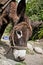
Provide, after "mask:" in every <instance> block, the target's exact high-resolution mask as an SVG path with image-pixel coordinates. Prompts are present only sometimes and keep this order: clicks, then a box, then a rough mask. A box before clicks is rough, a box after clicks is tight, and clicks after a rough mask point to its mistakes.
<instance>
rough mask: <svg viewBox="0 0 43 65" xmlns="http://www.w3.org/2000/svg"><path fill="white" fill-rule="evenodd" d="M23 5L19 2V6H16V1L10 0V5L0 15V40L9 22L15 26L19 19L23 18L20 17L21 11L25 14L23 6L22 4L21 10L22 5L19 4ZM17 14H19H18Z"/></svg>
mask: <svg viewBox="0 0 43 65" xmlns="http://www.w3.org/2000/svg"><path fill="white" fill-rule="evenodd" d="M23 2H24V3H25V0H24V1H22V0H21V1H20V3H19V4H20V5H21V6H19V4H17V2H16V0H12V1H11V2H10V4H9V5H8V6H7V7H6V8H5V10H4V11H3V12H2V14H0V38H1V37H2V34H3V33H4V30H5V28H6V26H7V25H8V24H9V23H10V22H11V23H12V25H13V26H14V24H15V25H16V24H17V23H18V21H20V20H21V18H23V17H24V16H22V14H24V13H23V11H24V12H25V10H24V9H25V6H24V5H25V4H23V6H24V7H23V8H22V4H21V3H23ZM18 6H19V7H20V8H21V10H20V9H19V8H18ZM18 12H20V13H19V14H18Z"/></svg>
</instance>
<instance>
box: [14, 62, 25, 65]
mask: <svg viewBox="0 0 43 65" xmlns="http://www.w3.org/2000/svg"><path fill="white" fill-rule="evenodd" d="M15 65H26V62H19V63H17V64H15Z"/></svg>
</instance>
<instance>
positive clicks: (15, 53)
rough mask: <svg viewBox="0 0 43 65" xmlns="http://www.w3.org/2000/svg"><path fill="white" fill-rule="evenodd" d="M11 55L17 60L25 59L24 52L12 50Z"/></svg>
mask: <svg viewBox="0 0 43 65" xmlns="http://www.w3.org/2000/svg"><path fill="white" fill-rule="evenodd" d="M13 55H14V57H15V59H17V58H18V57H21V58H22V57H25V55H26V50H14V51H13Z"/></svg>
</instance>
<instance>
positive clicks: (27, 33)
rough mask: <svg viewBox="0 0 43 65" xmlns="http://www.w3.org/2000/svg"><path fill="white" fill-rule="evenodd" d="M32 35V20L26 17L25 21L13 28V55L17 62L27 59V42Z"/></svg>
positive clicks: (11, 37)
mask: <svg viewBox="0 0 43 65" xmlns="http://www.w3.org/2000/svg"><path fill="white" fill-rule="evenodd" d="M31 35H32V27H31V24H30V20H29V19H28V18H27V16H26V17H25V20H24V21H22V22H20V23H18V24H17V25H16V26H14V27H13V30H12V31H11V34H10V38H9V40H10V43H11V46H12V50H13V51H12V53H13V55H14V59H15V60H17V61H22V60H24V59H25V54H26V49H25V48H26V47H27V41H28V39H29V38H30V37H31Z"/></svg>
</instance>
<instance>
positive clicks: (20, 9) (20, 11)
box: [17, 0, 26, 16]
mask: <svg viewBox="0 0 43 65" xmlns="http://www.w3.org/2000/svg"><path fill="white" fill-rule="evenodd" d="M25 9H26V3H25V0H21V1H20V2H19V3H18V6H17V15H18V16H19V15H21V14H24V13H25Z"/></svg>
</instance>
